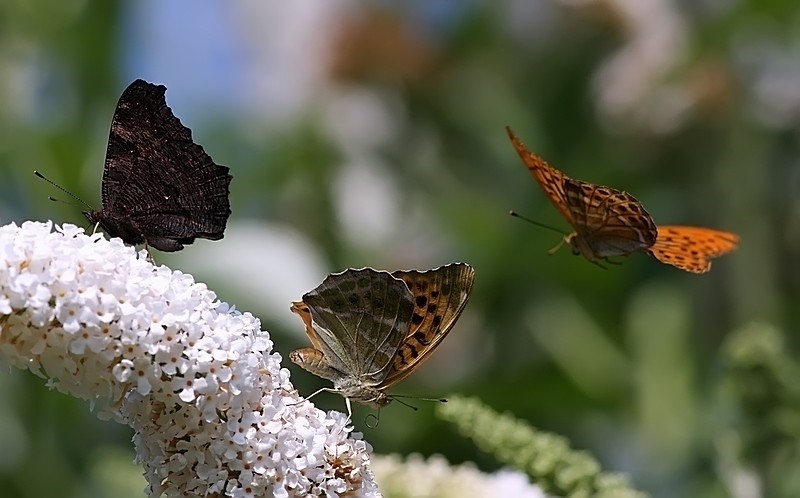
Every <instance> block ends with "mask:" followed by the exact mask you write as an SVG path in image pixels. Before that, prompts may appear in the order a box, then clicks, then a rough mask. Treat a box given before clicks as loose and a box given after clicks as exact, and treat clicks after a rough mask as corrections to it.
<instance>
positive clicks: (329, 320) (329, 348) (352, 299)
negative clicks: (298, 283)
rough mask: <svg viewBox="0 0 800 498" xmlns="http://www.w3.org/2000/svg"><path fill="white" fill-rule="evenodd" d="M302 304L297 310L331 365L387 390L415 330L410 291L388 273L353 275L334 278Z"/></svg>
mask: <svg viewBox="0 0 800 498" xmlns="http://www.w3.org/2000/svg"><path fill="white" fill-rule="evenodd" d="M302 302H303V303H304V304H305V306H293V309H297V310H298V311H300V313H298V314H299V315H300V317H301V318H302V319H303V322H304V323H305V325H306V333H307V334H308V335H309V338H310V340H311V343H312V345H313V346H314V349H316V350H318V351H320V352H321V353H322V354H323V356H324V358H325V359H326V361H327V364H328V365H329V366H330V367H331V368H333V369H335V370H336V371H338V372H340V373H341V375H342V377H344V378H348V379H350V381H351V382H352V383H357V384H359V385H363V386H377V385H379V384H381V383H382V382H383V380H384V379H385V378H386V376H387V375H388V373H389V371H390V369H391V367H392V360H393V359H394V356H395V354H396V353H397V350H398V348H399V347H400V344H401V343H402V341H403V340H404V339H405V335H406V332H407V330H408V328H409V326H410V324H411V317H412V313H413V309H414V304H413V302H412V297H411V294H410V293H409V292H408V288H407V287H406V285H405V284H404V283H403V282H402V281H401V280H398V279H396V278H394V277H393V276H392V275H391V274H389V273H387V272H384V271H377V270H373V269H371V268H364V269H361V270H353V269H351V270H346V271H344V272H342V273H334V274H331V275H329V276H328V277H327V278H326V279H325V280H324V281H323V282H322V284H320V285H319V286H318V287H317V288H316V289H314V290H312V291H311V292H308V293H307V294H305V295H304V296H303V301H302ZM306 311H307V313H306ZM309 316H310V321H309V320H308V317H309ZM301 366H303V365H301ZM331 380H334V381H336V380H337V379H331ZM340 380H341V379H340Z"/></svg>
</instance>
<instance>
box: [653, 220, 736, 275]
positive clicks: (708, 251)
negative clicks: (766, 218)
mask: <svg viewBox="0 0 800 498" xmlns="http://www.w3.org/2000/svg"><path fill="white" fill-rule="evenodd" d="M738 246H739V236H738V235H736V234H734V233H730V232H723V231H721V230H712V229H710V228H701V227H685V226H660V227H658V239H656V243H655V244H653V246H652V247H650V249H649V250H648V251H647V252H648V253H649V254H650V255H651V256H653V257H654V258H656V259H657V260H659V261H661V262H662V263H665V264H668V265H672V266H674V267H676V268H680V269H681V270H685V271H688V272H691V273H705V272H707V271H708V270H710V269H711V259H712V258H716V257H718V256H722V255H723V254H726V253H729V252H731V251H733V250H734V249H736V248H737V247H738Z"/></svg>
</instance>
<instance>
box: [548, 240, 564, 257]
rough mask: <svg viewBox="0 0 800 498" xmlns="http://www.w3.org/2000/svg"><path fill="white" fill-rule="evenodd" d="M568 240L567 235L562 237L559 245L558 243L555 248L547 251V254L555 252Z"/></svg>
mask: <svg viewBox="0 0 800 498" xmlns="http://www.w3.org/2000/svg"><path fill="white" fill-rule="evenodd" d="M566 241H567V239H566V237H565V238H563V239H561V242H559V243H558V245H556V246H555V247H554V248H552V249H550V250H549V251H547V254H550V255H553V254H555V253H556V252H557V251H558V250H559V249H561V246H563V245H564V243H565V242H566Z"/></svg>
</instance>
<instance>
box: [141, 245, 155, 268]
mask: <svg viewBox="0 0 800 498" xmlns="http://www.w3.org/2000/svg"><path fill="white" fill-rule="evenodd" d="M144 250H145V251H147V261H149V262H150V263H151V264H152V265H153V266H155V265H156V260H155V259H153V253H151V252H150V246H149V245H148V244H147V239H145V241H144Z"/></svg>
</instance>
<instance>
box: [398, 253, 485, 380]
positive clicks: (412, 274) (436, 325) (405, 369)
mask: <svg viewBox="0 0 800 498" xmlns="http://www.w3.org/2000/svg"><path fill="white" fill-rule="evenodd" d="M392 275H393V276H395V277H397V278H399V279H402V280H403V281H404V282H405V283H406V285H407V286H408V289H409V290H410V291H411V294H412V295H413V296H414V314H413V315H412V317H411V327H410V328H409V329H408V333H407V334H406V338H405V340H404V341H403V343H402V344H401V345H400V349H399V350H398V351H397V354H396V355H395V357H394V362H393V364H392V369H391V370H390V372H389V375H388V377H387V378H386V380H385V381H384V382H383V385H384V386H385V387H387V388H388V387H390V386H392V385H394V384H397V383H398V382H400V381H401V380H403V379H405V378H406V377H408V376H409V375H410V374H411V372H413V371H414V369H416V368H417V367H418V366H419V365H420V364H421V363H422V362H423V361H425V358H427V357H428V356H429V355H430V354H431V353H432V352H433V350H434V349H436V347H437V346H438V345H439V344H441V342H442V340H443V339H444V338H445V337H446V336H447V334H448V333H449V332H450V330H451V329H452V328H453V325H454V324H455V322H456V320H458V317H459V316H460V315H461V312H462V311H464V307H465V306H466V305H467V301H468V300H469V295H470V292H471V291H472V284H473V281H474V279H475V270H473V269H472V267H471V266H469V265H467V264H464V263H453V264H450V265H446V266H442V267H440V268H437V269H435V270H429V271H424V272H421V271H416V270H409V271H395V272H392Z"/></svg>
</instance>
